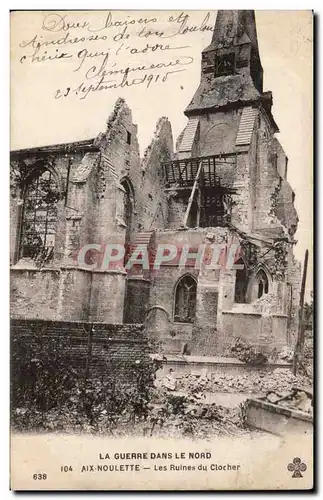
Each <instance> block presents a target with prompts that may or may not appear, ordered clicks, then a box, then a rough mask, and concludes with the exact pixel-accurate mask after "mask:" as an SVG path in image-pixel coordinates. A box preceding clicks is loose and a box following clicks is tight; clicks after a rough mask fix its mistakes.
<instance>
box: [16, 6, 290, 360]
mask: <svg viewBox="0 0 323 500" xmlns="http://www.w3.org/2000/svg"><path fill="white" fill-rule="evenodd" d="M272 105H273V96H272V93H271V92H270V91H264V89H263V68H262V65H261V58H260V53H259V48H258V40H257V30H256V22H255V14H254V11H251V10H244V11H243V10H237V11H234V10H232V11H229V10H220V11H218V14H217V19H216V23H215V27H214V31H213V34H212V39H211V40H210V44H209V45H208V46H207V47H206V48H205V49H204V50H203V52H202V55H201V77H200V84H199V87H198V88H197V90H196V92H195V94H194V95H193V97H192V100H191V102H190V103H189V104H188V106H187V108H186V109H185V110H184V114H185V116H186V117H187V124H186V127H185V128H184V130H183V131H182V133H181V134H180V136H179V137H178V139H177V141H176V146H174V142H173V136H172V128H171V123H170V122H169V120H168V119H167V118H165V117H162V118H160V120H159V121H158V123H157V126H156V130H155V132H154V135H153V137H152V141H151V143H150V145H149V146H148V148H147V149H146V151H145V153H144V156H143V157H142V158H140V153H139V145H138V140H137V126H136V125H135V124H134V123H133V121H132V113H131V110H130V109H129V108H128V106H127V104H126V102H125V101H124V100H123V99H118V100H117V102H116V104H115V107H114V109H113V111H112V113H111V115H110V117H109V119H108V122H107V127H106V130H105V131H104V132H102V133H100V134H99V136H98V137H96V138H94V139H92V140H84V141H81V142H73V143H68V144H60V145H52V146H46V147H37V148H30V149H24V150H16V151H12V152H11V155H10V167H11V289H12V296H11V316H12V318H13V320H14V321H15V322H16V323H15V324H19V322H23V324H24V328H25V329H26V328H27V329H28V325H33V324H35V321H36V322H38V323H39V322H45V323H46V324H47V325H48V324H49V323H50V324H54V323H55V324H56V325H60V326H59V327H57V328H63V327H64V325H67V326H68V328H72V327H71V325H76V324H81V323H82V325H85V326H86V325H87V324H89V325H96V326H99V327H100V329H101V330H100V331H101V333H102V338H103V339H104V335H105V333H104V332H106V337H107V338H108V337H109V339H110V333H109V332H111V331H112V330H113V327H114V326H115V327H116V328H118V329H119V330H118V331H119V332H120V331H121V330H122V328H128V330H127V331H130V332H131V331H132V330H131V329H130V330H129V325H140V328H141V329H142V330H143V331H144V333H145V335H147V336H148V338H151V339H154V342H155V346H156V349H157V350H159V352H162V353H166V354H167V353H168V354H170V353H171V354H181V353H189V354H191V355H200V356H224V357H225V356H230V349H231V347H232V345H233V344H234V342H235V341H236V339H240V338H241V339H243V340H244V341H245V342H248V343H250V344H251V345H253V346H256V347H257V349H259V351H260V352H264V353H265V354H268V355H270V353H272V352H273V351H278V352H279V351H282V350H283V349H285V348H286V347H292V346H293V345H294V343H295V340H296V332H297V328H298V306H299V288H300V286H299V285H300V266H299V263H298V262H297V261H296V260H295V258H294V255H293V249H294V246H295V244H296V241H295V238H294V235H295V232H296V230H297V223H298V217H297V213H296V210H295V208H294V198H295V194H294V191H293V189H292V188H291V186H290V184H289V183H288V181H287V170H288V158H287V156H286V154H285V152H284V150H283V148H282V146H281V144H280V143H279V141H278V139H277V138H276V134H277V133H278V132H279V129H278V125H277V124H276V122H275V119H274V116H273V114H272ZM93 244H100V245H101V244H102V245H106V244H118V245H121V246H123V247H124V248H126V256H127V254H129V252H130V250H131V249H133V248H136V246H138V245H141V246H145V247H146V248H148V249H149V252H150V253H151V255H154V254H155V253H156V250H157V248H158V246H159V245H162V244H163V245H168V244H173V245H175V246H176V248H178V249H181V248H183V247H184V246H185V245H186V246H188V247H189V248H190V252H191V254H194V252H196V251H197V249H198V248H199V247H200V245H213V244H214V245H222V247H223V249H224V250H223V251H224V252H227V251H228V248H229V247H230V245H233V244H235V245H238V248H239V252H238V253H237V258H236V262H235V264H237V265H238V268H228V267H226V266H223V265H219V266H215V267H214V269H210V266H208V265H206V264H205V263H204V262H202V263H201V265H200V266H199V267H197V266H195V265H194V264H195V263H194V259H192V262H188V263H187V265H186V266H185V267H182V266H179V265H178V258H176V257H175V258H174V259H173V260H165V262H162V263H161V265H160V268H159V269H151V268H148V269H144V268H143V267H142V268H141V267H140V265H138V264H137V265H136V266H134V267H133V268H129V269H128V268H127V267H126V265H125V264H126V258H125V259H124V261H123V262H121V263H120V265H117V266H114V267H113V268H104V267H102V266H95V265H90V264H91V263H92V264H93V262H94V260H93V259H95V256H96V254H97V252H95V251H94V249H93V247H92V249H91V250H89V252H88V254H87V259H88V260H87V264H88V265H84V266H82V265H80V264H79V261H78V255H79V252H80V249H84V248H87V245H93ZM88 248H90V247H88ZM126 256H125V257H126ZM91 259H92V260H91ZM67 326H66V328H67ZM68 328H67V330H68ZM133 332H134V333H133V335H134V336H135V335H136V333H135V329H133ZM127 338H128V340H130V342H131V338H130V339H129V337H127ZM135 340H136V339H134V340H133V341H135Z"/></svg>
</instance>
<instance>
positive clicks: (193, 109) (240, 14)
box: [185, 10, 271, 116]
mask: <svg viewBox="0 0 323 500" xmlns="http://www.w3.org/2000/svg"><path fill="white" fill-rule="evenodd" d="M231 52H233V53H234V54H235V63H234V68H235V69H234V71H233V73H232V74H229V73H227V74H223V75H222V76H220V75H216V74H215V67H216V64H217V63H216V61H217V60H220V58H221V57H225V56H226V54H228V53H231ZM262 82H263V69H262V66H261V62H260V56H259V48H258V39H257V28H256V19H255V12H254V11H253V10H218V12H217V17H216V22H215V27H214V31H213V35H212V40H211V43H210V45H209V46H208V47H206V49H204V50H203V52H202V70H201V82H200V85H199V87H198V89H197V90H196V92H195V95H194V96H193V99H192V100H191V102H190V104H189V105H188V107H187V108H186V110H185V114H186V115H187V116H190V115H192V114H195V113H199V112H201V111H202V110H205V111H207V110H212V109H213V110H215V109H216V108H220V107H223V106H227V105H229V104H230V105H231V104H233V103H240V104H241V105H248V103H251V102H255V101H259V100H262V101H263V102H264V103H265V105H266V106H267V107H268V108H270V107H271V103H270V102H269V101H270V99H267V97H266V95H265V94H264V93H263V88H262Z"/></svg>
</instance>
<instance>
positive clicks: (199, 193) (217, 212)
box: [163, 154, 236, 227]
mask: <svg viewBox="0 0 323 500" xmlns="http://www.w3.org/2000/svg"><path fill="white" fill-rule="evenodd" d="M235 165H236V155H235V154H226V155H213V156H203V157H198V158H186V159H181V160H174V161H171V162H167V163H165V164H164V165H163V167H164V174H165V180H166V190H168V191H176V192H177V193H178V194H180V195H181V197H182V198H184V200H185V201H187V214H186V219H185V220H184V225H187V221H190V220H192V219H193V220H194V222H195V226H198V227H219V226H220V227H221V226H222V227H223V226H226V225H227V224H228V223H230V220H231V205H232V198H231V197H232V195H234V194H235V192H236V191H235V189H233V188H232V185H233V180H234V171H235ZM191 210H193V211H195V210H197V216H196V217H194V218H192V217H190V212H191Z"/></svg>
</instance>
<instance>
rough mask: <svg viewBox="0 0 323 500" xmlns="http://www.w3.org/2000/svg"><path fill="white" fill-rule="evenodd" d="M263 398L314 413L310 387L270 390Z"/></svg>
mask: <svg viewBox="0 0 323 500" xmlns="http://www.w3.org/2000/svg"><path fill="white" fill-rule="evenodd" d="M261 399H262V400H263V401H267V402H268V403H272V404H277V405H279V406H283V407H284V408H288V409H289V410H296V411H297V410H298V411H303V412H305V413H308V414H309V415H311V416H312V415H313V394H312V391H309V390H308V389H304V388H300V387H293V388H292V390H290V391H276V392H275V391H270V392H268V393H267V395H266V396H265V397H264V398H261Z"/></svg>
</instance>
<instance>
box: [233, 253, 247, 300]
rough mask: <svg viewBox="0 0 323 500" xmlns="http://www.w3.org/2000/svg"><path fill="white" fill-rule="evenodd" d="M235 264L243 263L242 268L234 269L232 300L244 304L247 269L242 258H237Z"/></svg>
mask: <svg viewBox="0 0 323 500" xmlns="http://www.w3.org/2000/svg"><path fill="white" fill-rule="evenodd" d="M236 264H239V265H243V269H237V271H236V283H235V289H234V301H235V302H236V303H238V304H245V302H246V293H247V284H248V279H247V271H246V267H245V265H244V262H243V260H242V259H239V260H238V262H236Z"/></svg>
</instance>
